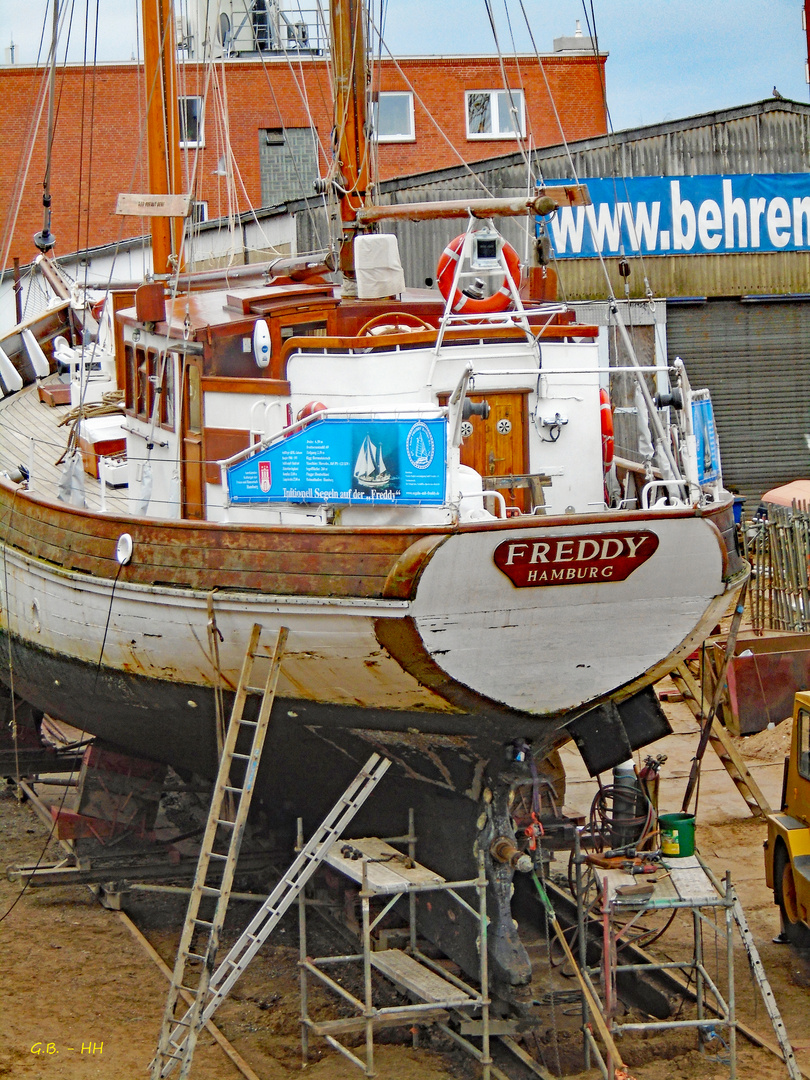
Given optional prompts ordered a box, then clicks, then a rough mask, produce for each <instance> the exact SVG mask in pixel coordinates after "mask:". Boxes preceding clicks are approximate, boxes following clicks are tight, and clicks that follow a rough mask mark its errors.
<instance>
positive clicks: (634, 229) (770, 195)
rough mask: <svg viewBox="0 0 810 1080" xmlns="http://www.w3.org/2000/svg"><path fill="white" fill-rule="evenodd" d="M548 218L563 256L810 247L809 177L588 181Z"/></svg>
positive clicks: (777, 175)
mask: <svg viewBox="0 0 810 1080" xmlns="http://www.w3.org/2000/svg"><path fill="white" fill-rule="evenodd" d="M583 183H584V184H586V185H587V188H588V192H589V194H590V198H591V203H592V205H591V206H563V207H561V208H560V209H559V210H558V211H557V213H556V214H554V215H553V216H552V217H551V219H550V220H549V226H548V229H549V235H550V237H551V242H552V245H553V247H554V251H555V253H556V255H557V258H558V259H566V258H574V257H580V258H581V257H582V256H588V255H591V256H594V255H597V254H598V253H601V254H602V255H633V254H638V253H641V254H643V255H670V254H671V255H697V254H700V255H711V254H730V253H738V252H760V251H807V250H810V174H808V173H770V174H752V175H749V176H719V175H718V176H641V177H629V178H627V179H621V178H616V179H596V180H583Z"/></svg>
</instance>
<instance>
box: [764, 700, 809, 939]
mask: <svg viewBox="0 0 810 1080" xmlns="http://www.w3.org/2000/svg"><path fill="white" fill-rule="evenodd" d="M781 805H782V809H781V811H780V812H779V813H778V814H769V815H768V839H767V840H766V841H765V880H766V882H767V884H768V886H769V887H770V888H771V889H773V898H774V901H775V902H776V903H777V904H778V905H779V910H780V913H781V916H782V937H783V938H784V939H786V940H787V941H789V942H790V943H791V944H792V945H797V946H799V947H802V948H807V947H810V691H806V690H805V691H802V693H800V694H797V695H796V699H795V702H794V706H793V734H792V736H791V740H790V756H789V757H788V758H787V760H786V761H785V778H784V781H783V784H782V804H781Z"/></svg>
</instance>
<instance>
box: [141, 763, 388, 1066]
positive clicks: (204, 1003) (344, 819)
mask: <svg viewBox="0 0 810 1080" xmlns="http://www.w3.org/2000/svg"><path fill="white" fill-rule="evenodd" d="M390 765H391V762H390V761H389V760H388V759H387V758H383V757H381V756H380V755H379V754H372V755H371V757H370V758H369V759H368V761H367V762H366V763H365V765H364V766H363V768H362V769H361V770H360V772H359V773H358V774H357V776H356V777H355V778H354V780H352V782H351V784H349V786H348V788H347V789H346V790H345V791H344V793H343V795H342V796H341V797H340V799H339V800H338V801H337V802H336V803H335V805H334V806H333V807H332V809H331V810H330V811H329V813H328V814H327V815H326V817H325V818H324V820H323V822H322V823H321V825H320V826H319V827H318V829H316V831H315V833H314V834H313V835H312V837H311V838H310V840H308V841H307V843H306V844H305V845H304V847H303V848H302V849H301V851H300V853H299V855H298V856H297V858H296V859H295V861H294V862H293V863H292V865H291V866H290V868H289V870H288V871H287V872H286V874H284V876H283V877H282V878H281V880H280V881H279V883H278V884H277V885H276V887H275V889H273V891H272V892H271V893H270V895H269V896H268V897H267V899H266V900H265V902H264V903H263V904H262V906H261V907H260V908H259V910H258V911H257V912H256V915H255V916H254V917H253V919H252V920H251V922H250V923H249V924H248V926H247V928H246V929H245V930H244V932H243V933H242V935H241V936H240V938H239V939H238V941H237V942H236V944H235V945H234V946H233V948H232V949H231V950H230V952H229V953H228V955H227V956H226V957H225V959H224V960H223V961H222V963H221V964H220V965H219V967H217V969H216V971H214V972H213V974H212V975H211V976H210V979H208V980H206V985H205V989H204V991H191V992H192V993H193V994H195V995H196V997H195V1001H194V1003H193V1005H192V1006H191V1007H190V1008H189V1009H188V1011H187V1012H186V1013H185V1015H184V1016H182V1017H181V1018H180V1019H179V1020H174V1021H173V1020H169V1022H168V1032H167V1033H166V1034H165V1044H164V1036H163V1034H162V1035H161V1047H160V1049H159V1052H158V1056H157V1057H156V1058H155V1061H154V1063H153V1071H152V1078H153V1080H161V1078H163V1077H166V1076H168V1075H169V1074H170V1073H171V1072H172V1070H173V1069H174V1067H175V1066H176V1065H178V1064H181V1071H180V1077H181V1080H182V1078H184V1077H186V1076H188V1073H189V1069H190V1068H191V1060H192V1055H193V1053H194V1046H195V1043H196V1038H197V1035H198V1033H199V1032H200V1030H201V1029H202V1026H203V1025H204V1024H205V1022H206V1021H207V1020H210V1019H211V1017H212V1016H213V1015H214V1013H215V1012H216V1010H217V1009H218V1008H219V1006H220V1005H221V1004H222V1002H223V1001H224V1000H225V998H226V997H227V996H228V994H229V993H230V991H231V989H232V988H233V986H234V985H235V983H236V982H237V980H238V979H239V977H240V976H241V975H242V973H243V972H244V971H245V969H246V968H247V966H248V965H249V964H250V961H251V960H252V959H253V957H254V956H255V955H256V953H257V952H258V951H259V949H260V948H261V946H262V945H263V943H264V942H265V941H266V940H267V938H268V937H269V936H270V934H271V933H272V932H273V930H274V928H275V927H276V926H277V925H278V923H279V921H280V920H281V918H282V916H283V915H284V913H285V912H286V911H287V909H288V908H289V907H290V905H291V904H292V903H293V902H294V901H295V900H297V899H298V896H299V894H300V892H301V890H302V889H303V888H304V886H305V885H306V883H307V881H309V879H310V878H311V877H312V875H313V874H314V873H315V871H316V870H317V869H318V867H319V866H320V864H321V863H322V862H323V860H324V859H325V858H326V856H327V855H328V854H329V851H330V849H331V847H332V845H333V844H334V843H335V841H336V840H337V839H338V838H339V837H340V836H341V834H342V832H343V830H344V829H345V828H346V826H347V825H348V824H349V822H350V821H351V820H352V818H353V817H354V816H355V814H356V813H357V811H358V810H359V809H360V807H361V806H362V805H363V803H364V802H365V801H366V799H368V797H369V795H371V793H372V791H373V790H374V789H375V787H376V786H377V784H378V783H379V782H380V780H381V779H382V778H383V776H384V775H385V773H386V772H387V771H388V769H389V767H390ZM213 962H214V957H213V954H212V955H211V967H212V968H213ZM185 989H188V988H187V987H186V988H185Z"/></svg>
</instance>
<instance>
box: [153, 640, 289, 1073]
mask: <svg viewBox="0 0 810 1080" xmlns="http://www.w3.org/2000/svg"><path fill="white" fill-rule="evenodd" d="M261 634H262V628H261V626H260V625H259V624H258V623H255V624H254V626H253V629H252V631H251V634H250V641H249V643H248V647H247V651H246V653H245V658H244V660H243V661H242V671H241V673H240V676H239V685H238V686H237V690H236V697H235V699H234V703H233V709H232V710H231V718H230V722H229V724H228V731H227V735H226V737H225V742H224V745H223V747H222V753H221V755H220V762H219V771H218V773H217V778H216V781H215V783H214V793H213V796H212V798H211V808H210V810H209V812H208V822H207V824H206V828H205V833H204V835H203V839H202V844H201V847H200V856H199V861H198V863H197V871H196V874H195V876H194V883H193V885H192V888H191V896H190V897H189V902H188V909H187V911H186V920H185V923H184V924H183V931H182V934H181V936H180V945H179V947H178V950H177V959H176V960H175V965H174V972H173V974H172V982H171V987H170V988H169V995H168V998H167V1000H166V1007H165V1009H164V1012H163V1023H162V1026H161V1032H160V1039H159V1041H158V1049H157V1053H156V1054H155V1057H154V1059H153V1061H152V1080H158V1077H160V1076H163V1075H165V1072H164V1070H165V1069H166V1067H167V1065H172V1066H174V1065H175V1064H177V1063H178V1062H181V1061H182V1064H183V1069H182V1071H181V1074H180V1075H181V1077H185V1076H187V1075H188V1069H189V1068H190V1065H191V1056H192V1054H193V1052H194V1044H195V1043H196V1040H197V1035H198V1034H199V1032H200V1030H201V1027H202V1021H200V1018H199V1017H200V1010H201V1008H202V1005H203V1002H204V1001H205V998H206V994H207V991H208V985H209V982H210V978H211V972H212V971H213V968H214V961H215V959H216V954H217V949H218V948H219V939H220V936H221V934H222V927H223V925H224V923H225V915H226V913H227V910H228V902H229V900H230V896H231V889H232V886H233V877H234V872H235V870H236V863H237V860H238V858H239V849H240V848H241V846H242V837H243V836H244V832H245V826H246V824H247V816H248V811H249V809H250V803H251V799H252V796H253V788H254V786H255V782H256V774H257V772H258V767H259V759H260V758H261V754H262V749H263V748H264V742H265V737H266V735H267V729H268V726H269V723H270V713H271V711H272V708H273V700H274V698H275V693H276V685H277V683H278V675H279V669H280V666H281V656H282V653H283V652H284V646H285V643H286V641H287V634H288V631H287V628H286V627H282V628H281V629H280V630H279V632H278V637H277V639H276V644H275V648H274V651H273V655H272V659H271V661H270V666H269V668H268V671H267V679H266V682H265V685H264V687H261V688H259V687H254V686H252V685H251V678H252V675H253V668H254V664H255V662H256V660H257V658H258V657H259V656H260V655H261V656H263V657H266V655H267V651H266V650H262V651H261V652H260V649H259V642H260V639H261ZM256 693H259V694H261V695H262V698H261V705H260V707H259V715H258V718H257V719H256V720H246V719H245V715H244V714H245V705H246V703H247V700H248V695H249V694H256ZM240 736H241V738H240ZM246 742H248V743H249V745H247V746H245V745H244V744H245V743H246ZM237 747H239V749H238V750H237ZM205 899H211V900H212V901H213V903H214V912H213V914H212V915H211V916H210V918H205V919H204V918H201V912H200V908H201V905H202V903H203V901H204V900H205ZM181 991H186V992H187V993H189V994H191V996H192V998H193V1004H192V1006H191V1008H190V1009H189V1010H188V1012H187V1013H186V1015H185V1016H184V1018H183V1019H182V1020H178V1019H177V1018H176V1016H175V1012H176V1009H177V1005H178V1001H180V1000H181V997H180V994H181ZM178 1025H182V1028H183V1030H184V1032H185V1034H186V1038H185V1039H184V1042H183V1046H184V1049H183V1052H182V1054H180V1053H179V1052H178V1048H177V1046H176V1034H175V1032H176V1030H177V1027H178Z"/></svg>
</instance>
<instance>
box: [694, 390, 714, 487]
mask: <svg viewBox="0 0 810 1080" xmlns="http://www.w3.org/2000/svg"><path fill="white" fill-rule="evenodd" d="M692 430H693V431H694V433H695V443H696V450H697V467H698V480H699V481H700V483H701V484H712V483H715V482H716V481H718V480H719V479H720V447H719V444H718V442H717V428H716V426H715V423H714V409H713V408H712V403H711V400H710V399H709V398H708V397H705V398H697V397H696V398H694V399H693V400H692Z"/></svg>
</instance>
